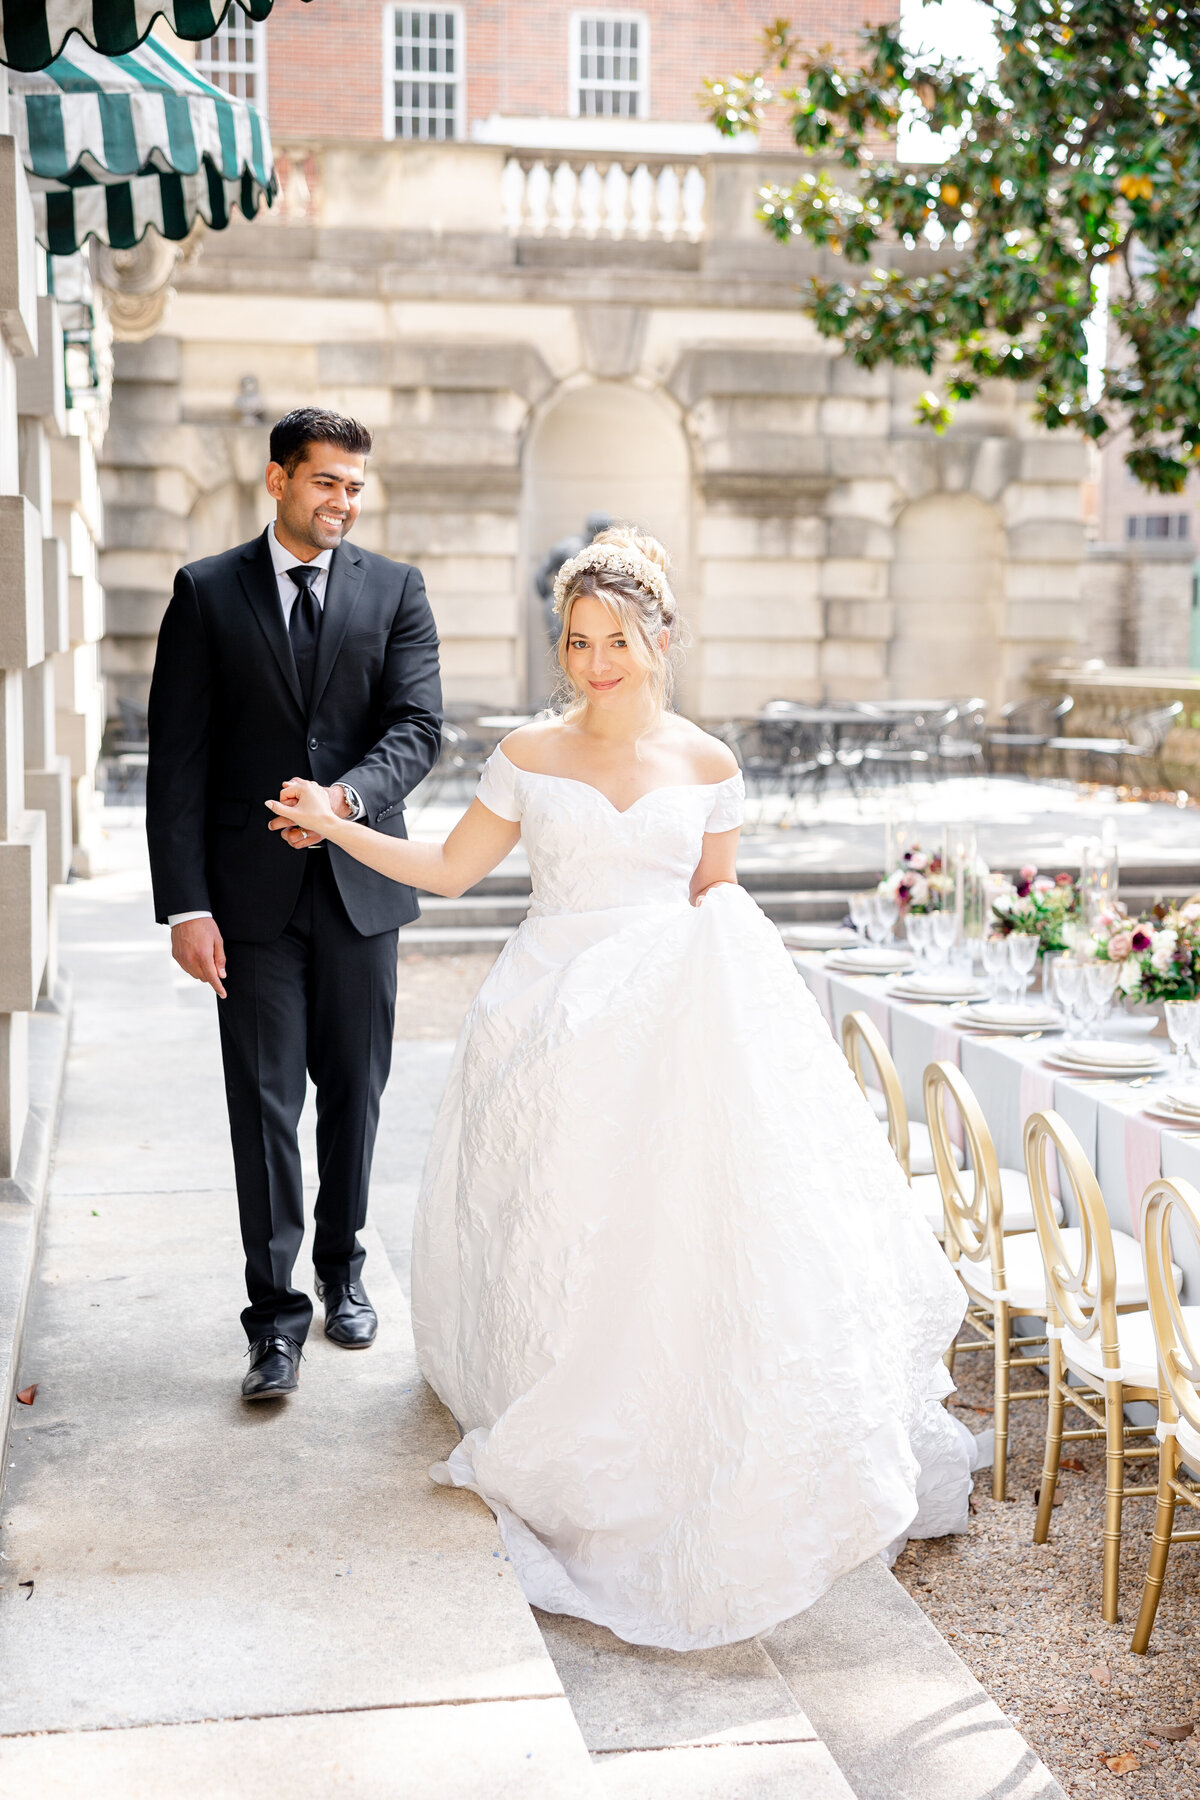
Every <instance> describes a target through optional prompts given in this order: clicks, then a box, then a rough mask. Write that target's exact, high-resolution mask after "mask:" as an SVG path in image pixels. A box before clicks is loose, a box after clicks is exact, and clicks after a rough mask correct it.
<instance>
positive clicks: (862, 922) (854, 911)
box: [850, 894, 875, 944]
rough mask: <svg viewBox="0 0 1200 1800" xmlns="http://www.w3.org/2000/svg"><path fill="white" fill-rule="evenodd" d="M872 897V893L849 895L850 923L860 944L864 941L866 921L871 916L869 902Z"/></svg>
mask: <svg viewBox="0 0 1200 1800" xmlns="http://www.w3.org/2000/svg"><path fill="white" fill-rule="evenodd" d="M874 898H875V896H874V894H851V896H850V923H851V925H853V927H854V929H855V931H856V932H857V934H858V941H859V943H860V944H862V943H865V942H866V938H867V921H868V919H869V918H870V916H871V903H872V901H873V900H874Z"/></svg>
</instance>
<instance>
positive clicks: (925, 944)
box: [904, 912, 931, 971]
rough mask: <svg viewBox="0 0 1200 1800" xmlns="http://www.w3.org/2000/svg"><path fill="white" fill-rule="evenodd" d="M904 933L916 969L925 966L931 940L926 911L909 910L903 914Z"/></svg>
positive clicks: (928, 918)
mask: <svg viewBox="0 0 1200 1800" xmlns="http://www.w3.org/2000/svg"><path fill="white" fill-rule="evenodd" d="M904 935H905V937H907V939H908V941H909V944H910V945H911V947H912V953H913V955H914V957H915V958H916V963H917V969H918V971H920V970H922V969H923V968H924V967H925V964H926V960H927V958H928V956H929V945H930V941H931V931H930V917H929V914H928V913H915V912H910V913H907V914H906V915H905V919H904Z"/></svg>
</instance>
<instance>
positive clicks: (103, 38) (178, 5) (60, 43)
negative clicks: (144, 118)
mask: <svg viewBox="0 0 1200 1800" xmlns="http://www.w3.org/2000/svg"><path fill="white" fill-rule="evenodd" d="M234 3H235V0H0V62H3V63H7V64H8V65H9V67H10V68H13V69H25V70H30V69H45V68H47V67H48V66H49V64H50V63H52V62H53V61H54V59H55V57H56V56H57V55H58V54H59V52H60V51H61V50H62V49H63V47H64V45H66V44H67V40H68V38H70V37H71V35H72V33H78V34H79V35H78V39H77V41H76V42H75V43H72V44H70V45H69V48H70V50H71V51H72V53H74V52H75V51H77V50H78V49H79V47H80V45H81V44H90V45H91V47H92V48H93V49H94V50H98V51H99V52H100V54H101V55H102V56H123V55H124V54H125V52H126V51H127V50H136V49H137V47H138V45H139V44H140V43H141V42H142V40H143V38H145V37H146V36H147V35H148V34H149V32H150V29H151V27H152V26H153V24H154V21H155V19H157V18H158V17H159V16H160V14H161V16H162V17H163V18H164V19H165V20H166V22H167V24H168V25H169V26H170V28H171V30H172V31H173V32H174V33H175V36H176V37H177V38H184V39H185V40H187V41H189V42H195V41H197V40H199V39H201V38H210V37H211V36H212V35H213V33H214V31H215V30H216V29H217V26H218V25H219V24H220V23H221V20H222V19H223V18H224V17H225V14H226V13H227V12H229V11H230V10H231V8H232V5H233V4H234ZM272 3H273V0H236V4H237V5H238V6H240V7H241V9H242V11H243V12H244V13H246V14H248V15H249V17H250V18H252V19H265V18H266V16H267V14H268V13H269V12H270V10H271V6H272Z"/></svg>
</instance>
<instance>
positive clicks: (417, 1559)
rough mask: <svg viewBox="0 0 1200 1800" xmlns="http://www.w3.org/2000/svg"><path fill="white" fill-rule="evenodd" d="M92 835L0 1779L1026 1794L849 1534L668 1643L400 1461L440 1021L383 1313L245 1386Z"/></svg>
mask: <svg viewBox="0 0 1200 1800" xmlns="http://www.w3.org/2000/svg"><path fill="white" fill-rule="evenodd" d="M122 827H123V828H122ZM109 848H110V853H111V861H112V869H111V872H109V873H107V874H104V875H102V876H100V877H99V878H97V879H96V880H93V881H92V882H90V883H87V884H81V885H79V886H76V887H73V888H71V889H70V890H68V891H67V892H66V893H65V894H64V896H63V902H64V904H63V908H62V924H63V960H64V962H65V963H66V964H67V965H68V966H69V967H70V968H71V970H72V971H73V974H74V977H75V986H76V1011H75V1017H74V1027H73V1039H72V1048H71V1054H70V1062H69V1072H68V1082H67V1094H66V1102H65V1107H64V1114H63V1119H62V1124H61V1131H60V1137H59V1143H58V1151H57V1158H56V1164H55V1170H54V1176H53V1181H52V1186H51V1192H50V1199H49V1203H48V1208H47V1217H46V1225H45V1231H44V1237H43V1244H42V1252H41V1259H40V1264H39V1268H38V1275H37V1280H36V1283H35V1288H34V1292H33V1295H32V1299H31V1304H30V1315H29V1325H28V1330H27V1333H26V1338H25V1342H24V1346H23V1349H22V1353H21V1361H20V1377H21V1380H22V1381H23V1382H26V1383H28V1382H34V1381H36V1382H37V1383H38V1384H39V1391H38V1395H37V1399H36V1402H35V1404H34V1405H33V1406H32V1407H31V1408H28V1409H27V1408H20V1409H18V1417H17V1422H16V1428H15V1430H14V1433H13V1438H12V1442H11V1447H10V1449H9V1452H8V1459H7V1460H8V1467H7V1469H6V1471H5V1473H6V1476H7V1481H6V1486H5V1490H4V1503H3V1511H2V1514H0V1527H2V1529H0V1550H2V1552H3V1557H4V1560H3V1561H0V1669H2V1670H3V1678H2V1679H0V1794H3V1795H5V1796H7V1795H8V1794H10V1793H11V1794H13V1795H16V1794H20V1795H22V1796H29V1800H67V1797H68V1796H69V1797H70V1800H77V1797H78V1796H80V1795H82V1794H86V1795H87V1796H88V1797H89V1800H118V1796H119V1797H120V1800H260V1796H261V1797H262V1800H268V1797H269V1800H317V1797H318V1796H320V1800H343V1797H348V1796H359V1797H362V1800H400V1796H403V1797H404V1800H426V1797H428V1800H442V1797H452V1800H576V1797H578V1800H584V1797H585V1796H586V1797H588V1800H603V1796H605V1795H607V1796H609V1797H610V1800H676V1797H679V1800H683V1797H684V1796H686V1797H687V1800H710V1797H711V1800H718V1797H720V1800H774V1797H775V1796H784V1795H786V1796H788V1797H789V1800H853V1797H854V1796H855V1795H857V1796H858V1797H859V1800H868V1797H870V1800H875V1797H876V1796H879V1800H883V1796H884V1795H885V1794H886V1795H887V1796H889V1800H900V1797H901V1796H908V1795H910V1794H911V1795H912V1796H913V1800H916V1796H918V1795H920V1796H921V1797H922V1800H982V1797H983V1796H985V1795H988V1794H993V1793H996V1794H999V1793H1001V1792H1003V1793H1004V1794H1006V1795H1007V1796H1010V1800H1055V1797H1057V1796H1059V1794H1060V1790H1058V1788H1057V1787H1056V1785H1055V1784H1054V1783H1053V1781H1052V1780H1051V1778H1050V1777H1049V1776H1048V1775H1047V1774H1046V1771H1045V1770H1044V1769H1043V1768H1042V1767H1041V1765H1040V1764H1038V1763H1037V1761H1036V1758H1034V1757H1033V1756H1032V1754H1031V1753H1030V1752H1029V1750H1028V1748H1027V1746H1026V1745H1025V1744H1024V1743H1023V1741H1022V1740H1021V1738H1020V1737H1019V1735H1018V1734H1017V1733H1016V1732H1015V1731H1014V1730H1013V1729H1012V1727H1011V1726H1010V1725H1009V1724H1008V1723H1007V1721H1005V1720H1004V1719H1003V1718H1002V1716H1001V1715H1000V1713H999V1712H998V1711H997V1710H996V1708H995V1707H994V1706H992V1705H991V1703H990V1702H989V1701H987V1699H986V1697H985V1696H984V1695H983V1694H982V1692H981V1690H980V1689H979V1688H978V1686H977V1685H976V1684H975V1683H974V1682H973V1681H972V1680H971V1678H970V1676H969V1675H968V1674H967V1672H966V1670H965V1669H964V1668H963V1667H962V1665H961V1663H959V1662H958V1659H957V1658H956V1657H954V1656H953V1653H952V1652H951V1651H950V1650H949V1649H948V1647H947V1646H946V1645H945V1644H944V1643H943V1642H942V1640H941V1639H940V1638H939V1637H938V1636H937V1633H936V1632H934V1631H933V1630H932V1627H930V1626H929V1625H928V1624H927V1623H926V1622H925V1620H924V1618H923V1617H922V1615H921V1614H920V1613H919V1612H918V1610H917V1609H916V1607H915V1606H914V1605H913V1603H912V1602H911V1601H909V1600H908V1597H907V1596H906V1595H904V1594H903V1592H902V1590H901V1589H900V1588H899V1587H898V1585H897V1584H896V1583H895V1582H894V1581H893V1579H892V1577H891V1576H890V1575H889V1574H888V1573H887V1571H886V1570H884V1569H883V1567H882V1565H880V1564H878V1563H875V1564H872V1565H870V1567H869V1568H867V1569H866V1570H863V1571H858V1572H857V1573H856V1575H855V1576H854V1577H851V1578H849V1579H848V1581H847V1582H844V1583H841V1584H839V1587H838V1588H837V1589H835V1590H834V1593H833V1595H830V1596H828V1597H827V1599H826V1601H825V1602H823V1603H822V1609H823V1610H819V1609H814V1611H813V1613H811V1614H808V1615H805V1618H804V1619H802V1620H799V1621H793V1622H792V1623H791V1624H790V1625H789V1626H786V1627H783V1628H781V1630H780V1631H779V1632H777V1633H774V1634H772V1636H771V1638H769V1639H767V1640H764V1641H762V1642H759V1641H757V1640H756V1641H754V1642H751V1643H748V1644H743V1645H736V1646H732V1647H731V1648H729V1649H728V1650H724V1651H715V1652H708V1653H704V1654H702V1655H696V1656H691V1657H679V1656H673V1655H670V1654H668V1653H663V1652H654V1651H643V1650H635V1649H631V1648H630V1647H629V1646H626V1645H621V1644H619V1643H618V1642H617V1641H616V1640H615V1639H613V1638H612V1637H611V1636H610V1635H609V1634H607V1633H605V1632H602V1631H597V1630H594V1629H593V1628H591V1627H588V1626H585V1625H583V1624H581V1623H580V1622H578V1621H574V1620H565V1619H549V1618H540V1619H535V1617H534V1615H533V1614H532V1613H531V1611H530V1609H529V1608H528V1606H527V1605H526V1603H525V1600H524V1598H523V1596H522V1594H521V1592H520V1589H519V1587H518V1585H517V1583H516V1581H515V1578H514V1577H513V1575H512V1572H511V1569H510V1567H509V1565H508V1564H507V1562H506V1561H505V1558H504V1555H503V1551H502V1549H501V1548H500V1546H499V1542H498V1539H497V1536H496V1532H495V1529H494V1525H493V1522H492V1519H491V1515H490V1514H489V1513H488V1512H487V1510H486V1508H485V1507H483V1505H482V1504H481V1503H480V1502H479V1501H478V1500H476V1499H475V1498H474V1497H473V1496H472V1495H470V1494H466V1493H459V1492H454V1491H448V1490H446V1489H443V1488H437V1487H435V1486H433V1484H431V1483H430V1482H429V1481H428V1479H427V1474H426V1471H427V1468H428V1465H429V1464H430V1463H432V1462H434V1461H436V1460H438V1459H439V1458H441V1457H442V1456H444V1455H445V1454H446V1452H447V1451H448V1449H449V1448H450V1446H451V1444H452V1442H453V1440H454V1430H453V1426H452V1423H451V1421H450V1420H449V1418H448V1417H447V1415H446V1414H445V1412H444V1411H443V1410H442V1408H441V1407H440V1406H439V1405H438V1404H437V1403H436V1401H435V1400H434V1399H433V1397H432V1396H431V1395H430V1394H429V1392H428V1390H427V1389H426V1388H425V1387H424V1386H423V1384H422V1383H421V1381H420V1379H419V1377H418V1376H417V1374H416V1370H415V1365H414V1359H413V1350H412V1341H411V1335H410V1331H409V1325H408V1314H407V1305H406V1295H405V1287H406V1270H407V1254H408V1237H409V1231H410V1227H411V1213H412V1204H413V1199H414V1197H415V1189H416V1182H417V1179H418V1176H419V1170H420V1164H421V1160H422V1156H423V1151H424V1143H425V1139H426V1137H427V1134H428V1130H429V1126H430V1123H431V1120H432V1114H433V1108H434V1106H435V1104H436V1101H437V1097H438V1094H439V1092H440V1088H441V1083H442V1080H443V1078H444V1073H445V1068H446V1064H447V1061H448V1058H449V1054H450V1046H449V1045H446V1044H440V1043H434V1044H428V1043H423V1044H407V1045H404V1044H401V1045H398V1046H397V1057H396V1062H395V1066H394V1072H393V1076H392V1080H391V1084H390V1086H389V1089H388V1093H387V1095H386V1097H385V1105H384V1112H383V1121H382V1126H381V1131H380V1140H379V1148H378V1152H377V1158H376V1171H377V1179H376V1182H375V1185H374V1189H373V1195H372V1216H371V1224H370V1227H369V1231H368V1243H369V1256H368V1262H367V1268H366V1272H365V1278H366V1281H367V1284H368V1289H369V1292H370V1293H371V1296H372V1298H373V1300H374V1301H375V1304H376V1306H377V1307H378V1310H379V1313H380V1320H381V1328H380V1336H379V1341H378V1343H377V1345H376V1346H375V1347H374V1348H373V1349H372V1350H371V1351H370V1352H368V1353H366V1354H360V1355H350V1354H348V1353H346V1352H344V1351H341V1350H338V1349H337V1348H335V1347H334V1346H333V1345H330V1344H329V1343H328V1342H327V1341H326V1340H325V1339H324V1337H323V1336H322V1335H321V1334H320V1333H319V1331H318V1332H316V1333H314V1335H313V1336H312V1337H311V1338H310V1340H309V1344H308V1348H307V1361H306V1362H305V1364H304V1365H303V1369H302V1374H301V1386H300V1392H299V1394H298V1395H297V1396H296V1397H295V1398H294V1399H293V1400H292V1401H290V1402H289V1403H287V1404H286V1405H282V1406H280V1407H278V1408H270V1407H262V1408H247V1407H245V1406H244V1405H243V1404H242V1403H241V1401H240V1399H239V1396H238V1383H239V1378H240V1373H241V1364H240V1358H241V1354H242V1351H243V1348H244V1340H243V1338H242V1334H241V1330H240V1327H239V1325H238V1320H237V1313H238V1310H239V1307H240V1304H241V1256H240V1246H239V1243H238V1237H237V1224H236V1206H235V1200H234V1194H233V1180H232V1168H231V1163H230V1156H229V1149H228V1136H227V1130H226V1124H225V1118H224V1108H223V1100H222V1091H221V1080H220V1069H219V1057H218V1051H217V1042H216V1025H215V1016H214V1003H213V1000H212V997H211V996H210V995H209V994H208V993H207V992H206V991H204V990H201V989H200V988H199V987H198V986H196V985H195V984H193V983H191V982H190V981H188V980H187V979H186V978H185V977H183V976H182V975H181V974H179V973H178V972H177V971H176V970H175V969H174V968H173V965H172V964H171V962H170V960H169V957H168V955H167V947H166V939H165V934H164V933H163V932H162V931H160V930H159V929H158V928H156V927H155V926H154V925H153V924H152V923H151V922H150V907H149V899H148V883H147V878H146V874H145V869H144V864H143V856H142V844H141V834H140V829H139V822H138V820H137V817H136V815H134V814H132V813H130V814H126V815H125V817H124V820H123V821H122V820H121V818H120V816H119V815H118V816H117V817H116V818H114V821H113V828H112V835H111V837H110V844H109ZM305 1134H306V1135H305V1155H306V1178H307V1179H310V1180H311V1178H312V1177H313V1176H314V1174H315V1171H314V1168H313V1146H312V1137H311V1119H308V1120H307V1121H306V1126H305ZM303 1266H304V1262H303V1258H302V1262H301V1267H303ZM885 1617H886V1620H887V1630H886V1632H883V1633H881V1623H882V1621H883V1620H884V1618H885ZM539 1625H540V1626H541V1629H539ZM814 1719H816V1720H817V1724H815V1725H814V1723H813V1720H814Z"/></svg>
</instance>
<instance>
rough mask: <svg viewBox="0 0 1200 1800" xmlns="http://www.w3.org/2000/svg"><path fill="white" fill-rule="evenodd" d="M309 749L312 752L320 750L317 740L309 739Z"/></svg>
mask: <svg viewBox="0 0 1200 1800" xmlns="http://www.w3.org/2000/svg"><path fill="white" fill-rule="evenodd" d="M308 747H309V749H310V750H316V749H318V748H319V746H318V744H317V740H316V738H309V740H308Z"/></svg>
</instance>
